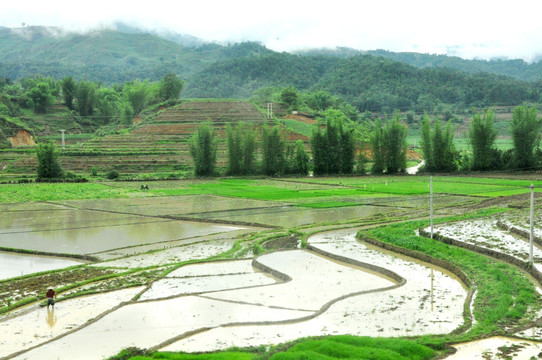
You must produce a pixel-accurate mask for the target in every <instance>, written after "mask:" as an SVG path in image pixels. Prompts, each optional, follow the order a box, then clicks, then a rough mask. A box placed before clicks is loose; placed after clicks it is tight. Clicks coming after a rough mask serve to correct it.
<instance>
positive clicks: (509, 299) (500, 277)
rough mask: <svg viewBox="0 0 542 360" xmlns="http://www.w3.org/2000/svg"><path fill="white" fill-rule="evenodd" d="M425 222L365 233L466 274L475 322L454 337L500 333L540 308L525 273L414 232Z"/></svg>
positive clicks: (387, 227) (441, 220)
mask: <svg viewBox="0 0 542 360" xmlns="http://www.w3.org/2000/svg"><path fill="white" fill-rule="evenodd" d="M493 211H499V210H493ZM489 214H491V212H488V211H485V212H480V213H478V214H475V215H466V216H463V217H457V218H453V219H452V218H448V219H440V220H438V221H437V222H443V221H446V220H447V221H450V220H459V219H466V218H470V217H472V216H481V215H489ZM427 225H428V223H427V222H426V221H414V222H407V223H402V224H395V225H389V226H385V227H380V228H377V229H373V230H369V231H367V232H365V234H367V235H368V236H369V237H372V238H375V239H378V240H380V241H382V242H385V243H389V244H392V245H395V246H399V247H402V248H406V249H409V250H414V251H418V252H421V253H424V254H426V255H429V256H431V257H433V258H436V259H440V260H444V261H447V262H449V263H452V264H454V265H456V266H457V267H458V268H460V269H461V270H463V271H464V272H465V273H466V275H467V276H468V277H469V279H470V280H471V281H472V282H473V286H474V287H476V288H477V295H476V298H475V300H474V310H473V312H474V316H475V318H476V321H477V322H476V325H475V326H474V327H473V328H472V329H471V330H469V332H468V333H467V334H466V335H464V336H460V337H458V338H455V339H454V340H456V341H457V340H460V339H461V340H465V339H469V338H472V337H473V336H479V335H487V334H490V333H503V328H504V325H505V324H506V325H516V324H520V323H522V322H525V321H529V320H532V319H531V317H532V316H533V313H532V311H533V310H537V309H539V308H540V302H539V301H540V299H539V296H538V295H536V290H535V287H534V284H533V283H532V282H531V281H530V280H529V279H528V278H527V276H526V274H524V273H523V272H521V271H520V270H518V269H517V268H516V267H514V266H512V265H509V264H506V263H502V262H498V261H496V260H494V259H492V258H489V257H487V256H483V255H480V254H477V253H474V252H471V251H467V250H465V249H462V248H457V247H453V246H450V245H447V244H444V243H441V242H439V241H436V240H431V239H428V238H425V237H419V236H416V235H415V234H414V231H415V230H416V229H418V228H420V227H423V226H427ZM529 309H530V310H529ZM451 339H452V335H447V336H443V337H442V339H440V340H436V339H432V340H429V341H431V342H443V341H450V340H451Z"/></svg>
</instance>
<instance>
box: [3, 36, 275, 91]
mask: <svg viewBox="0 0 542 360" xmlns="http://www.w3.org/2000/svg"><path fill="white" fill-rule="evenodd" d="M262 52H271V51H270V50H267V49H265V48H264V47H262V46H260V45H257V44H255V43H246V44H236V45H232V46H220V45H216V44H206V45H202V46H200V47H197V48H196V47H185V46H182V45H180V44H179V43H176V42H173V41H168V40H165V39H162V38H160V37H158V36H156V35H151V34H145V33H124V32H120V31H113V30H101V31H95V32H89V33H85V34H77V33H67V32H63V31H62V30H60V29H57V28H45V27H26V28H19V29H8V28H3V29H0V77H7V78H10V79H12V80H16V79H20V78H25V77H29V76H33V75H36V74H41V75H44V76H52V77H54V78H57V79H60V78H63V77H65V76H72V77H74V78H75V79H81V80H91V81H100V82H104V83H107V84H111V83H119V82H127V81H131V80H135V79H149V80H158V79H160V78H162V77H163V76H164V75H165V74H167V73H171V72H174V73H176V74H178V75H180V76H182V77H183V78H188V77H190V76H191V75H192V74H193V73H195V72H197V71H199V70H201V69H203V68H205V67H206V66H208V65H209V64H212V63H215V62H216V61H219V60H223V59H229V58H232V57H243V56H253V55H258V54H260V53H262Z"/></svg>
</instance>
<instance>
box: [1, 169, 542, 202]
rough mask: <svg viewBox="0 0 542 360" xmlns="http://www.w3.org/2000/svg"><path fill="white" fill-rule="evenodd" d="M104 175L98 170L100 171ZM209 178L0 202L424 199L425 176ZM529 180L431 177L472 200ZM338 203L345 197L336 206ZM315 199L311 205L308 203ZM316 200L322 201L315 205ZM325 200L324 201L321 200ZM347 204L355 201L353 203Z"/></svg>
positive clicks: (438, 189) (8, 192) (11, 188)
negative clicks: (202, 197)
mask: <svg viewBox="0 0 542 360" xmlns="http://www.w3.org/2000/svg"><path fill="white" fill-rule="evenodd" d="M102 172H103V171H102ZM185 174H186V172H184V171H178V172H175V173H174V174H172V173H167V174H165V173H164V174H162V175H160V174H157V175H156V176H153V175H152V174H151V175H149V174H147V175H145V174H142V175H140V176H139V177H137V179H138V180H140V181H146V180H149V179H151V178H164V179H168V178H172V177H175V176H183V175H185ZM284 180H285V181H271V180H247V179H209V180H204V181H202V180H195V181H179V182H177V183H172V184H170V183H168V184H164V183H162V182H156V183H153V184H152V186H151V190H150V191H148V192H146V193H145V194H143V193H141V192H140V191H138V187H139V185H138V186H137V187H134V186H129V185H123V184H119V185H117V184H116V183H114V184H111V185H114V186H109V185H108V184H104V183H79V184H65V183H61V184H48V183H42V184H39V183H32V184H3V185H0V203H14V202H27V201H55V200H77V199H103V198H126V197H131V196H173V195H217V196H226V197H234V198H244V199H254V200H268V201H286V202H294V203H296V202H297V203H298V204H301V203H303V204H302V205H301V206H305V207H312V208H322V207H342V206H354V205H359V204H358V203H357V200H361V199H365V198H374V197H389V196H409V195H429V177H427V176H396V177H372V176H371V177H369V176H364V177H344V178H296V179H294V180H293V181H289V180H288V179H284ZM530 184H531V181H528V180H511V179H493V178H478V177H446V176H440V177H437V176H435V177H434V178H433V191H434V193H435V194H455V195H471V196H483V197H497V196H509V195H516V194H522V193H528V192H529V191H530V190H529V188H528V187H529V185H530ZM534 184H535V191H537V192H538V191H542V181H534ZM341 198H345V200H344V201H341ZM311 199H314V200H313V201H310V200H311ZM319 199H321V200H319ZM324 199H325V200H324ZM352 199H356V200H354V201H352Z"/></svg>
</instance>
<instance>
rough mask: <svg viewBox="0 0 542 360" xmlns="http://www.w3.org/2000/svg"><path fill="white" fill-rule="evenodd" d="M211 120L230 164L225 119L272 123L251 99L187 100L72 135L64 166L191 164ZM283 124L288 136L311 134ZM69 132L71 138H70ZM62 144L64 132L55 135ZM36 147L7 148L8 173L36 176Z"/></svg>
mask: <svg viewBox="0 0 542 360" xmlns="http://www.w3.org/2000/svg"><path fill="white" fill-rule="evenodd" d="M204 122H210V123H211V124H212V125H213V127H214V129H215V133H216V135H217V137H218V138H219V139H220V141H219V146H218V154H217V165H218V166H219V167H222V166H225V165H226V142H225V137H226V125H227V124H237V123H246V124H249V125H251V126H253V127H254V128H256V129H258V132H261V127H262V126H263V125H264V124H269V125H270V126H273V125H274V124H273V122H270V121H269V119H267V115H266V114H264V113H263V112H261V111H260V110H259V109H258V108H257V107H256V106H255V105H254V104H252V103H249V102H247V101H187V102H185V103H183V104H181V105H178V106H176V107H173V108H168V109H164V110H160V111H158V112H157V113H156V114H155V115H153V116H151V117H149V118H148V119H144V120H140V121H138V122H137V123H136V124H135V125H134V127H133V128H126V129H121V130H120V131H116V132H115V133H112V134H108V135H105V136H99V137H98V136H96V137H92V138H91V139H89V140H82V141H79V142H77V141H67V142H66V150H65V151H63V152H62V153H61V156H60V162H61V164H62V166H63V168H64V169H65V170H69V171H73V172H77V173H83V174H84V175H87V174H88V173H89V172H90V170H91V169H92V168H95V169H96V170H97V171H99V172H106V171H109V170H117V171H118V172H120V173H124V174H135V173H142V172H143V173H145V172H154V173H156V172H175V171H180V170H183V169H186V168H187V167H188V166H191V164H192V159H191V157H190V155H189V150H188V140H189V138H190V137H191V136H192V134H193V133H194V132H195V131H196V129H197V127H198V126H199V125H201V124H202V123H204ZM280 126H281V127H282V128H283V129H284V134H285V136H286V140H287V141H293V142H295V141H297V140H298V139H301V140H302V141H304V142H305V143H306V144H307V145H308V142H309V138H308V137H307V136H306V135H303V134H300V133H296V132H295V130H291V129H287V128H286V127H285V125H280ZM69 135H70V134H68V139H69ZM54 139H55V141H56V142H57V146H58V147H60V141H61V139H60V137H54ZM32 149H33V148H28V149H27V150H28V151H18V152H14V151H4V152H3V153H1V155H0V169H2V168H4V166H5V167H6V168H5V169H4V171H3V173H4V174H11V175H20V174H28V175H31V176H33V175H34V174H35V169H36V165H37V162H36V159H35V156H34V153H33V150H32Z"/></svg>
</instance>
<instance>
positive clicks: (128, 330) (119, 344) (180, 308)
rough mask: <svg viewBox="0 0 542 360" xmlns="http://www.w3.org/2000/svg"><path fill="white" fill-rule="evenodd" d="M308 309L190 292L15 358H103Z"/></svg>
mask: <svg viewBox="0 0 542 360" xmlns="http://www.w3.org/2000/svg"><path fill="white" fill-rule="evenodd" d="M305 315H306V314H305V313H304V312H300V311H292V310H282V309H269V308H262V307H261V306H255V305H244V304H234V303H228V302H223V301H217V300H211V299H205V298H200V297H195V296H187V297H181V298H176V299H170V300H163V301H160V302H145V303H139V304H131V305H127V306H124V307H122V308H120V309H119V310H117V311H115V312H113V313H111V314H109V315H107V316H105V317H104V318H102V319H101V320H99V321H98V322H96V323H93V324H91V325H89V326H88V327H85V328H84V329H82V330H80V331H78V332H75V333H73V334H70V335H67V336H65V337H63V338H60V339H59V340H57V341H54V342H52V343H49V344H46V345H43V346H40V347H39V348H36V349H35V350H32V351H30V352H28V353H25V354H24V356H21V357H17V358H16V359H19V358H20V359H24V358H26V359H56V358H58V357H59V354H61V358H62V359H80V360H85V359H105V358H107V357H109V356H112V355H114V354H116V353H118V352H119V351H120V350H121V349H123V348H126V347H130V346H137V347H139V348H148V347H151V346H154V345H157V344H160V343H161V342H163V341H165V340H167V339H170V338H173V337H175V336H178V335H181V334H184V333H187V332H189V331H192V330H195V329H203V328H208V327H216V326H220V325H222V324H227V323H231V322H238V321H249V322H250V321H266V320H269V319H273V320H275V321H279V320H285V319H291V318H296V317H301V316H305Z"/></svg>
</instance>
